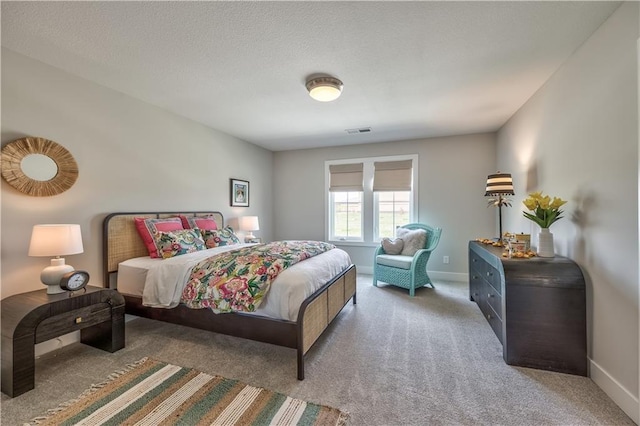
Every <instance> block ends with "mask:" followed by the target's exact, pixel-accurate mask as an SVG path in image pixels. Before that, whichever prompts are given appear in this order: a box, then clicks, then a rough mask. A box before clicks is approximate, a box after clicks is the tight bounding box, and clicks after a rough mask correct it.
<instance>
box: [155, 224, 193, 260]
mask: <svg viewBox="0 0 640 426" xmlns="http://www.w3.org/2000/svg"><path fill="white" fill-rule="evenodd" d="M153 239H154V241H155V244H156V249H157V250H158V254H159V255H160V257H162V258H163V259H168V258H170V257H174V256H179V255H181V254H186V253H193V252H194V251H199V250H204V240H203V239H202V234H201V233H200V230H199V229H183V230H179V231H167V232H165V231H158V232H156V233H155V234H153Z"/></svg>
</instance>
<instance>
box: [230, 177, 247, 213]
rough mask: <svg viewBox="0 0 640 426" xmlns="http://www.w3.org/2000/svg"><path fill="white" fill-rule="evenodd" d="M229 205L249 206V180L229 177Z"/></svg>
mask: <svg viewBox="0 0 640 426" xmlns="http://www.w3.org/2000/svg"><path fill="white" fill-rule="evenodd" d="M229 183H230V189H229V191H230V196H231V207H249V181H248V180H242V179H234V178H231V179H229Z"/></svg>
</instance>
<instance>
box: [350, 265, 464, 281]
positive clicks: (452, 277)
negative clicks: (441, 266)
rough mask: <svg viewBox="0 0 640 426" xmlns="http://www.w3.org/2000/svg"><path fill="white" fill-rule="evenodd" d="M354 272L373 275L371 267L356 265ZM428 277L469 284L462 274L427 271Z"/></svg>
mask: <svg viewBox="0 0 640 426" xmlns="http://www.w3.org/2000/svg"><path fill="white" fill-rule="evenodd" d="M356 270H357V271H358V273H359V274H365V275H373V266H359V265H356ZM429 276H430V277H431V279H432V280H439V281H457V282H463V283H466V282H469V274H465V273H462V272H442V271H429Z"/></svg>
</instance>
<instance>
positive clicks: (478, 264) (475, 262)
mask: <svg viewBox="0 0 640 426" xmlns="http://www.w3.org/2000/svg"><path fill="white" fill-rule="evenodd" d="M488 267H489V265H488V264H487V262H486V261H485V260H484V259H483V258H481V257H480V256H479V255H477V254H476V253H475V252H473V251H470V252H469V273H471V272H472V271H474V270H475V271H476V272H478V273H479V274H480V275H482V276H484V275H485V274H486V271H487V268H488Z"/></svg>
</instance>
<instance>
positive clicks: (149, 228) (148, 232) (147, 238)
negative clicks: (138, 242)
mask: <svg viewBox="0 0 640 426" xmlns="http://www.w3.org/2000/svg"><path fill="white" fill-rule="evenodd" d="M133 220H134V221H135V223H136V229H137V230H138V234H140V237H142V241H144V245H145V246H146V247H147V250H148V251H149V256H150V257H154V258H155V257H161V256H160V255H158V250H157V248H156V244H155V241H154V239H153V235H154V234H156V233H158V232H159V231H163V232H168V231H179V230H181V229H184V227H183V226H182V221H181V220H180V218H179V217H171V218H167V219H146V218H144V217H135V218H133Z"/></svg>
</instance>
